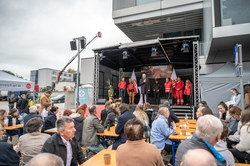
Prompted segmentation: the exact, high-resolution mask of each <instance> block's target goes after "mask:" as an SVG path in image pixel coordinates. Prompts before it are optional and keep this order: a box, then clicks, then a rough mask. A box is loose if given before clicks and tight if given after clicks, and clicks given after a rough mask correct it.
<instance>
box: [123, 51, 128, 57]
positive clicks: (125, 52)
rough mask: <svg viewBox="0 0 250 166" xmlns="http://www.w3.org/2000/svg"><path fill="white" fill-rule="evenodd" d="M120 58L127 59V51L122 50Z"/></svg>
mask: <svg viewBox="0 0 250 166" xmlns="http://www.w3.org/2000/svg"><path fill="white" fill-rule="evenodd" d="M122 59H128V52H127V51H123V52H122Z"/></svg>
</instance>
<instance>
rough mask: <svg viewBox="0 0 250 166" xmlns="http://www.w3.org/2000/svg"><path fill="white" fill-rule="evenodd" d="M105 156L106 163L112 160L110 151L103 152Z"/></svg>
mask: <svg viewBox="0 0 250 166" xmlns="http://www.w3.org/2000/svg"><path fill="white" fill-rule="evenodd" d="M103 158H104V164H105V165H106V164H110V162H111V155H110V154H109V153H106V154H103Z"/></svg>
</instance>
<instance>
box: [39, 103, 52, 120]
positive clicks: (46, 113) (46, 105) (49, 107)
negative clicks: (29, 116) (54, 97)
mask: <svg viewBox="0 0 250 166" xmlns="http://www.w3.org/2000/svg"><path fill="white" fill-rule="evenodd" d="M51 106H52V105H51V104H45V107H44V109H43V110H42V113H41V115H42V117H43V121H45V118H46V117H47V116H48V113H49V111H50V109H51Z"/></svg>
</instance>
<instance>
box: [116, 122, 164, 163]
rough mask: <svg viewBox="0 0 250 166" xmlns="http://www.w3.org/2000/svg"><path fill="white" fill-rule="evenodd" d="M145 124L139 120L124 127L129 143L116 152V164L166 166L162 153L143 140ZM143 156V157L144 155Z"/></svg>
mask: <svg viewBox="0 0 250 166" xmlns="http://www.w3.org/2000/svg"><path fill="white" fill-rule="evenodd" d="M143 132H144V129H143V124H142V123H141V121H139V120H137V119H130V120H128V121H127V123H126V124H125V126H124V133H125V135H126V137H127V142H126V143H125V144H122V145H120V146H119V147H118V148H117V151H116V164H117V165H119V166H128V165H131V164H132V163H136V166H145V165H150V166H164V163H163V160H162V157H161V154H160V151H159V150H158V149H157V148H156V147H155V146H154V145H152V144H149V143H146V142H145V141H144V139H143ZM142 154H143V155H142Z"/></svg>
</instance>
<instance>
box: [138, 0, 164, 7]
mask: <svg viewBox="0 0 250 166" xmlns="http://www.w3.org/2000/svg"><path fill="white" fill-rule="evenodd" d="M157 1H160V0H136V6H139V5H144V4H147V3H152V2H157Z"/></svg>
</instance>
